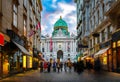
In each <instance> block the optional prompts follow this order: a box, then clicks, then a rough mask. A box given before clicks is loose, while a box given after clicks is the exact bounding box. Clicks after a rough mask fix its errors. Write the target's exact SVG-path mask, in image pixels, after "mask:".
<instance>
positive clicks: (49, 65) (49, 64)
mask: <svg viewBox="0 0 120 82" xmlns="http://www.w3.org/2000/svg"><path fill="white" fill-rule="evenodd" d="M47 64H48V68H47V70H48V72H50V68H51V63H50V62H48V63H47Z"/></svg>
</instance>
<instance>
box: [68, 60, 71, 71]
mask: <svg viewBox="0 0 120 82" xmlns="http://www.w3.org/2000/svg"><path fill="white" fill-rule="evenodd" d="M68 67H69V72H71V69H72V62H71V61H69V62H68Z"/></svg>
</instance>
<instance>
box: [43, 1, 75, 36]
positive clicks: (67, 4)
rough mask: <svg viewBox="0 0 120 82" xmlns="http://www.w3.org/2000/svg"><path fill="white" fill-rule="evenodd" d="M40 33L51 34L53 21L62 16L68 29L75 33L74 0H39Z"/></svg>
mask: <svg viewBox="0 0 120 82" xmlns="http://www.w3.org/2000/svg"><path fill="white" fill-rule="evenodd" d="M41 1H42V7H43V10H42V15H41V16H42V19H41V21H42V23H41V29H42V34H43V35H46V34H49V35H50V36H51V34H52V32H53V28H54V24H55V22H56V21H57V20H58V19H59V18H60V16H62V19H63V20H65V21H66V23H67V24H68V31H69V32H70V34H71V33H75V34H76V4H75V3H74V0H41Z"/></svg>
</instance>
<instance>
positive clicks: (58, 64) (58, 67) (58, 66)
mask: <svg viewBox="0 0 120 82" xmlns="http://www.w3.org/2000/svg"><path fill="white" fill-rule="evenodd" d="M57 69H58V73H59V70H60V63H59V62H58V63H57Z"/></svg>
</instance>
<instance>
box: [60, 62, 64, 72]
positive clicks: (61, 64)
mask: <svg viewBox="0 0 120 82" xmlns="http://www.w3.org/2000/svg"><path fill="white" fill-rule="evenodd" d="M62 69H63V63H62V62H61V63H60V70H61V72H62Z"/></svg>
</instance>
